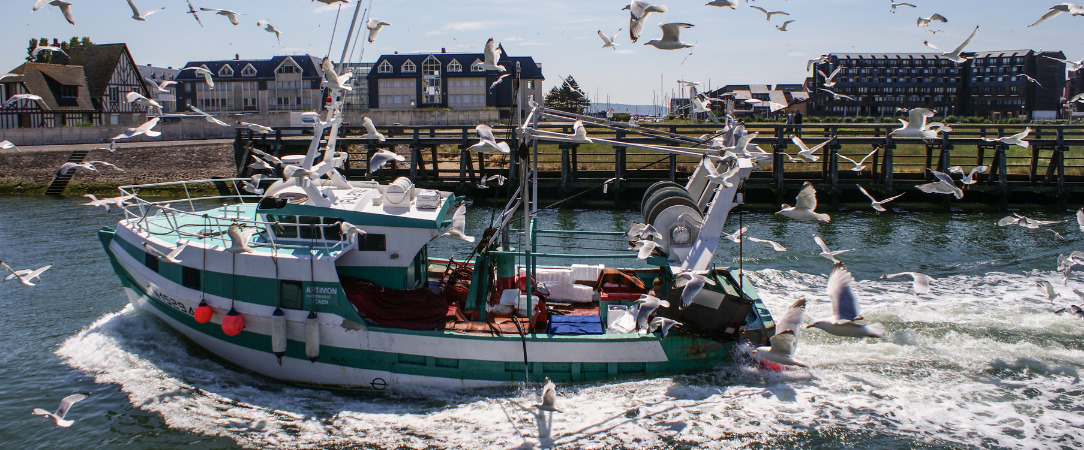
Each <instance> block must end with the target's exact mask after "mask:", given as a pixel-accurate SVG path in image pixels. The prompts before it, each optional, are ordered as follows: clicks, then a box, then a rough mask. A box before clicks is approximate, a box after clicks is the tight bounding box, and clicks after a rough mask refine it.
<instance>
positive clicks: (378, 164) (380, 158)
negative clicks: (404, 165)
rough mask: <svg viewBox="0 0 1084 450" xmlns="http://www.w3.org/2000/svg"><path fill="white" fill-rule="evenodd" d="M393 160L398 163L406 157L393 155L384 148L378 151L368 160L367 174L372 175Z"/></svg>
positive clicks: (393, 153)
mask: <svg viewBox="0 0 1084 450" xmlns="http://www.w3.org/2000/svg"><path fill="white" fill-rule="evenodd" d="M393 159H394V160H396V161H399V162H403V161H406V157H405V156H403V155H400V154H398V153H395V152H393V151H391V150H388V149H386V148H382V149H380V151H378V152H376V153H374V154H373V157H372V158H370V159H369V173H373V172H376V171H378V170H380V169H382V168H384V165H385V164H387V163H388V161H391V160H393Z"/></svg>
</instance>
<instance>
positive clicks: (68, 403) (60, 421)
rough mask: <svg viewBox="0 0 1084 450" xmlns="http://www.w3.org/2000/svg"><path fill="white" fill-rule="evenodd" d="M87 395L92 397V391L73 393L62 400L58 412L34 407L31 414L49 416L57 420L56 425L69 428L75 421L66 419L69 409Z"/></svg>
mask: <svg viewBox="0 0 1084 450" xmlns="http://www.w3.org/2000/svg"><path fill="white" fill-rule="evenodd" d="M87 397H90V392H81V393H78V394H72V395H69V396H67V397H64V398H63V399H61V400H60V406H58V407H57V408H56V412H49V411H46V410H44V409H41V408H34V410H33V411H31V414H34V415H36V416H45V417H49V418H51V419H53V420H54V421H56V426H58V427H61V428H68V427H70V426H72V424H73V423H75V421H74V420H65V419H64V416H66V415H68V410H69V409H71V407H72V405H74V404H75V403H76V402H79V401H81V400H83V399H86V398H87Z"/></svg>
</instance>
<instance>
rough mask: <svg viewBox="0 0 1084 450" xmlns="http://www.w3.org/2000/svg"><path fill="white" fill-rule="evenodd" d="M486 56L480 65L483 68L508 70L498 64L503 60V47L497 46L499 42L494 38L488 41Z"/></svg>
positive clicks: (500, 70)
mask: <svg viewBox="0 0 1084 450" xmlns="http://www.w3.org/2000/svg"><path fill="white" fill-rule="evenodd" d="M484 56H485V58H484V59H485V60H484V61H482V63H481V64H479V65H478V67H481V68H482V70H496V71H498V72H507V71H508V69H506V68H505V67H504V66H502V65H500V64H497V63H498V62H500V60H501V49H499V48H497V43H496V42H495V41H494V40H493V38H489V40H488V41H486V47H485V50H484Z"/></svg>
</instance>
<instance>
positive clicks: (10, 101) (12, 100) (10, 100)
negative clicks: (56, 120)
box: [4, 94, 42, 108]
mask: <svg viewBox="0 0 1084 450" xmlns="http://www.w3.org/2000/svg"><path fill="white" fill-rule="evenodd" d="M19 100H30V101H32V102H38V104H39V105H40V104H41V101H42V98H41V96H40V95H34V94H15V95H12V96H11V97H8V100H7V101H6V102H4V107H5V108H7V107H9V106H11V105H12V104H14V103H15V102H17V101H19Z"/></svg>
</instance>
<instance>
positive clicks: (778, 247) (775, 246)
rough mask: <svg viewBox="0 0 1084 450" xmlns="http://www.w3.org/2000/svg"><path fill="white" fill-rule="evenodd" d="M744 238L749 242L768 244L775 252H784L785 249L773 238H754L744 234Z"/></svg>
mask: <svg viewBox="0 0 1084 450" xmlns="http://www.w3.org/2000/svg"><path fill="white" fill-rule="evenodd" d="M745 239H746V240H747V241H749V242H756V243H760V244H768V245H770V246H772V250H775V251H777V252H785V251H787V248H786V247H784V246H783V244H780V243H778V242H775V241H773V240H769V239H760V238H755V237H753V236H746V238H745Z"/></svg>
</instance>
